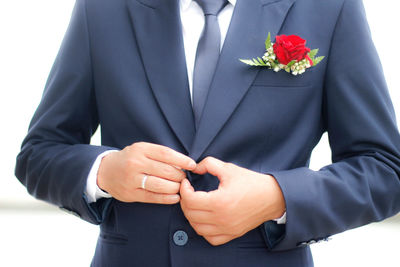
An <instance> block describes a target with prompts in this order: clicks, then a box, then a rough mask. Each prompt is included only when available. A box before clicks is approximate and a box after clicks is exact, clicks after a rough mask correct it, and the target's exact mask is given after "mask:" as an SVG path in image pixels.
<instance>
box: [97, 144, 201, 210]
mask: <svg viewBox="0 0 400 267" xmlns="http://www.w3.org/2000/svg"><path fill="white" fill-rule="evenodd" d="M195 168H196V162H195V161H194V160H193V159H191V158H189V157H188V156H185V155H184V154H182V153H179V152H177V151H175V150H173V149H171V148H169V147H165V146H161V145H156V144H151V143H144V142H139V143H134V144H133V145H130V146H127V147H125V148H124V149H123V150H121V151H118V152H113V153H110V154H108V155H107V156H105V157H104V158H103V159H102V161H101V164H100V167H99V171H98V174H97V185H98V186H99V187H100V189H102V190H104V191H106V192H108V193H109V194H110V195H111V196H113V197H114V198H116V199H118V200H120V201H123V202H145V203H158V204H175V203H178V202H179V201H180V196H179V194H178V193H179V189H180V183H181V181H182V180H183V179H185V178H186V175H185V172H184V171H182V169H184V170H194V169H195ZM145 175H147V176H148V177H147V180H146V187H145V188H146V189H142V187H141V186H142V180H143V177H144V176H145Z"/></svg>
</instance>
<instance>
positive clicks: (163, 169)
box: [143, 159, 186, 182]
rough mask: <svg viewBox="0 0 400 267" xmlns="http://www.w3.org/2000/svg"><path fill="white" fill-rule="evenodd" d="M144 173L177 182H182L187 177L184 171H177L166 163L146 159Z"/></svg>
mask: <svg viewBox="0 0 400 267" xmlns="http://www.w3.org/2000/svg"><path fill="white" fill-rule="evenodd" d="M143 172H144V173H147V174H149V175H153V176H157V177H160V178H164V179H168V180H171V181H175V182H181V181H182V180H183V179H184V178H185V177H186V174H185V172H184V171H182V170H180V169H177V168H175V167H173V166H171V165H168V164H166V163H163V162H159V161H155V160H151V159H145V166H144V169H143Z"/></svg>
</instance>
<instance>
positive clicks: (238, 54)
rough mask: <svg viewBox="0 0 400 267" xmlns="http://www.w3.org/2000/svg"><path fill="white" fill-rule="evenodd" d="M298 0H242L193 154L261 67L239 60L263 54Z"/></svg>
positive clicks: (200, 149) (211, 136)
mask: <svg viewBox="0 0 400 267" xmlns="http://www.w3.org/2000/svg"><path fill="white" fill-rule="evenodd" d="M294 1H295V0H238V1H237V3H236V7H235V10H234V14H233V16H232V20H231V23H230V26H229V30H228V34H227V36H226V40H225V42H224V46H223V49H222V51H221V56H220V59H219V62H218V65H217V69H216V73H215V76H214V80H213V82H212V85H211V88H210V91H209V94H208V97H207V101H206V104H205V106H204V111H203V115H202V118H201V121H200V124H199V128H198V130H197V132H196V136H195V139H194V142H193V146H192V148H191V150H190V156H191V157H192V158H193V159H195V160H198V159H199V158H200V157H201V155H202V154H203V152H204V151H205V150H206V148H207V147H208V146H209V144H210V143H211V142H212V140H213V139H214V138H215V136H216V135H217V134H218V132H219V131H220V130H221V128H222V127H223V125H224V124H225V123H226V122H227V120H228V119H229V118H230V116H231V115H232V113H233V112H234V110H235V109H236V107H237V106H238V104H239V103H240V101H241V99H242V98H243V97H244V95H245V94H246V92H247V90H248V89H249V88H250V86H251V83H252V81H253V80H254V78H255V76H256V75H257V73H258V71H259V69H257V68H252V67H249V66H247V65H245V64H244V63H241V62H240V61H239V59H240V58H245V59H246V58H253V57H257V56H262V55H263V53H264V52H265V46H264V42H265V39H266V37H267V35H268V32H271V36H272V38H275V36H276V34H277V33H278V32H279V30H280V28H281V26H282V23H283V21H284V19H285V17H286V14H287V12H288V10H289V8H290V7H291V6H292V4H293V2H294Z"/></svg>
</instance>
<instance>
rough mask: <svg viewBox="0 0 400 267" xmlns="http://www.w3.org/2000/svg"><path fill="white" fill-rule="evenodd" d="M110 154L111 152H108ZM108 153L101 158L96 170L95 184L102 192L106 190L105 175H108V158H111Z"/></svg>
mask: <svg viewBox="0 0 400 267" xmlns="http://www.w3.org/2000/svg"><path fill="white" fill-rule="evenodd" d="M110 154H113V153H110ZM110 154H108V155H106V156H104V157H103V158H102V159H101V162H100V166H99V170H98V172H97V179H96V184H97V186H98V188H99V189H100V190H102V191H104V192H108V190H107V183H106V181H107V179H106V177H107V175H108V166H109V160H110V159H111V157H110Z"/></svg>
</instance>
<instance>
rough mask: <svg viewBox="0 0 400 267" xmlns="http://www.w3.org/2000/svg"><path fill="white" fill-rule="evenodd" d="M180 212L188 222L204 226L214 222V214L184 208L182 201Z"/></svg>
mask: <svg viewBox="0 0 400 267" xmlns="http://www.w3.org/2000/svg"><path fill="white" fill-rule="evenodd" d="M180 204H181V208H182V211H183V213H184V215H185V217H186V219H188V221H190V222H193V223H205V224H212V222H213V221H214V213H213V212H211V211H207V210H192V209H189V208H187V207H186V204H185V202H184V201H181V202H180Z"/></svg>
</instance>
